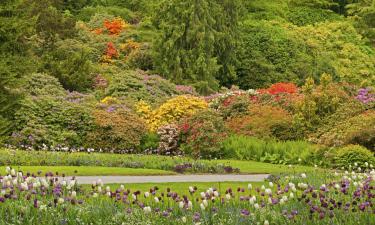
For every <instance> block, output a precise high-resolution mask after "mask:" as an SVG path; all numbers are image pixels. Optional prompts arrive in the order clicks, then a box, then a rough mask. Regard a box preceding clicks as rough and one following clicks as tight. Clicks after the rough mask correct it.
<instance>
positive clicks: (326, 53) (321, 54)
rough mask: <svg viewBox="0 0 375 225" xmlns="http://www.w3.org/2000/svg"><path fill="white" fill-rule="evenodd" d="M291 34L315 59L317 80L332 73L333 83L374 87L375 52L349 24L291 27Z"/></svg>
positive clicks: (289, 27) (334, 23)
mask: <svg viewBox="0 0 375 225" xmlns="http://www.w3.org/2000/svg"><path fill="white" fill-rule="evenodd" d="M288 32H289V33H290V35H291V36H292V37H295V38H296V39H298V40H299V41H302V42H304V43H305V44H304V45H305V47H306V50H307V53H308V54H309V55H310V56H311V57H313V61H312V62H313V65H314V66H315V68H314V70H313V76H314V77H315V78H317V76H320V75H321V74H323V73H329V74H331V75H332V77H333V79H334V80H340V81H346V82H350V83H354V84H357V85H362V84H364V85H366V84H367V85H374V82H375V81H374V76H373V74H374V73H375V70H374V68H375V67H374V57H375V54H374V51H373V49H372V48H369V47H368V46H366V43H365V42H364V40H363V38H362V37H361V35H360V34H358V32H356V30H355V28H354V27H353V25H352V24H350V23H349V22H325V23H319V24H316V25H308V26H304V27H297V26H288ZM338 46H339V47H338Z"/></svg>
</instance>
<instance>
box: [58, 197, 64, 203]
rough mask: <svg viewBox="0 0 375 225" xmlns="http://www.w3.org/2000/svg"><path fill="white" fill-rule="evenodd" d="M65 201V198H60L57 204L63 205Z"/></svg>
mask: <svg viewBox="0 0 375 225" xmlns="http://www.w3.org/2000/svg"><path fill="white" fill-rule="evenodd" d="M64 201H65V200H64V199H63V198H59V199H58V200H57V202H58V203H59V204H63V203H64Z"/></svg>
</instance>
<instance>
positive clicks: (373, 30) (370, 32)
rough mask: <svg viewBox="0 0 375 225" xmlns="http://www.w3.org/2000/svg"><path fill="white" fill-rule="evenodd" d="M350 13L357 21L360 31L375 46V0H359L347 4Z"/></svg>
mask: <svg viewBox="0 0 375 225" xmlns="http://www.w3.org/2000/svg"><path fill="white" fill-rule="evenodd" d="M347 10H348V15H349V16H350V17H351V18H352V19H353V20H354V21H355V25H356V27H357V29H358V30H359V32H360V33H361V34H363V35H364V36H366V37H367V38H368V39H369V40H370V42H371V44H372V45H373V46H375V1H374V0H359V1H355V3H352V4H349V5H347Z"/></svg>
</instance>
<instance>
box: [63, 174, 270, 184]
mask: <svg viewBox="0 0 375 225" xmlns="http://www.w3.org/2000/svg"><path fill="white" fill-rule="evenodd" d="M267 176H268V174H253V175H173V176H77V177H76V179H77V182H78V183H79V184H92V183H93V182H94V181H97V180H98V179H101V180H102V181H103V182H104V183H107V184H129V183H170V182H177V183H178V182H224V181H243V182H256V181H263V180H264V179H265V178H266V177H267ZM70 178H71V177H66V178H65V179H70Z"/></svg>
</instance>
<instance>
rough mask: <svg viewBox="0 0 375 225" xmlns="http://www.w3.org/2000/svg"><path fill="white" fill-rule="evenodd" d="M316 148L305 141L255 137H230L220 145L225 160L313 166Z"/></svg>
mask: <svg viewBox="0 0 375 225" xmlns="http://www.w3.org/2000/svg"><path fill="white" fill-rule="evenodd" d="M317 149H318V148H317V147H316V146H313V145H311V144H309V143H307V142H305V141H275V140H267V141H265V140H261V139H258V138H255V137H247V136H237V135H232V136H230V137H228V138H227V139H226V140H225V141H224V142H223V145H222V154H223V155H225V157H227V158H232V159H239V160H255V161H261V162H269V163H275V164H297V163H301V164H310V165H311V164H314V162H313V157H314V154H315V152H316V150H317Z"/></svg>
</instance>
